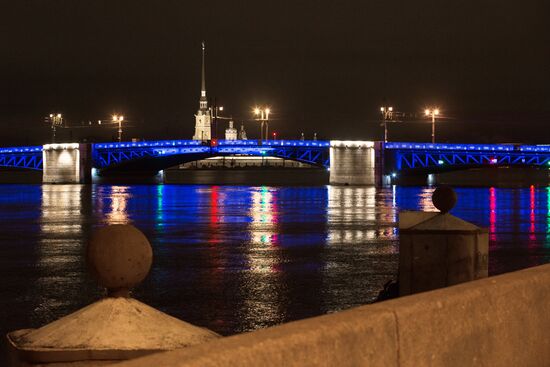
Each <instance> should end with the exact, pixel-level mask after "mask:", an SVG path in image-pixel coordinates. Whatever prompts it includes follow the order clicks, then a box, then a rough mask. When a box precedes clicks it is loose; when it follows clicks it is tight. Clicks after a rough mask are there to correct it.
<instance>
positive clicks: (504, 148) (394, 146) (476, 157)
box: [384, 143, 550, 171]
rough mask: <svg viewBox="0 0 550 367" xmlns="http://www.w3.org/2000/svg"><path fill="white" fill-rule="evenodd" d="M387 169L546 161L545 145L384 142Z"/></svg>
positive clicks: (548, 162)
mask: <svg viewBox="0 0 550 367" xmlns="http://www.w3.org/2000/svg"><path fill="white" fill-rule="evenodd" d="M384 150H385V152H384V156H385V159H386V163H385V165H386V169H387V170H397V171H401V170H443V169H450V168H454V169H458V168H461V167H479V166H490V165H495V166H513V165H518V166H535V167H536V166H538V167H547V166H549V165H550V146H549V145H519V144H430V143H385V144H384Z"/></svg>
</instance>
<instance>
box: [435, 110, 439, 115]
mask: <svg viewBox="0 0 550 367" xmlns="http://www.w3.org/2000/svg"><path fill="white" fill-rule="evenodd" d="M434 115H436V116H437V115H439V109H437V108H436V109H435V111H434Z"/></svg>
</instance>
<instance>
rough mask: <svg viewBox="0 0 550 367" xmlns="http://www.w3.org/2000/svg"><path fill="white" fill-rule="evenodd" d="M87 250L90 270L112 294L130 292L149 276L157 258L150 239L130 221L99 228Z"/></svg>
mask: <svg viewBox="0 0 550 367" xmlns="http://www.w3.org/2000/svg"><path fill="white" fill-rule="evenodd" d="M86 253H87V254H86V255H87V260H88V265H89V268H90V272H91V273H92V275H93V276H94V277H95V278H96V279H97V281H98V283H99V284H100V285H101V286H103V287H105V288H107V289H108V290H109V294H118V295H127V294H128V293H129V290H130V289H131V288H133V287H134V286H136V285H137V284H139V283H140V282H141V281H142V280H143V279H145V277H146V276H147V274H148V273H149V270H150V269H151V263H152V261H153V250H152V248H151V244H150V243H149V240H147V237H145V235H144V234H143V233H142V232H141V231H140V230H139V229H137V228H136V227H134V226H132V225H129V224H115V225H109V226H106V227H102V228H99V229H98V230H96V231H95V232H94V233H93V235H92V237H91V239H90V242H89V244H88V247H87V249H86Z"/></svg>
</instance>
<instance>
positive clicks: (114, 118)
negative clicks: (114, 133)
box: [113, 115, 124, 143]
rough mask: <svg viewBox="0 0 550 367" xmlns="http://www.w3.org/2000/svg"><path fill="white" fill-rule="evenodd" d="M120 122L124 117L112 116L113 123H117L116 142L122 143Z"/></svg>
mask: <svg viewBox="0 0 550 367" xmlns="http://www.w3.org/2000/svg"><path fill="white" fill-rule="evenodd" d="M122 121H124V116H122V115H113V122H118V142H119V143H120V142H121V141H122Z"/></svg>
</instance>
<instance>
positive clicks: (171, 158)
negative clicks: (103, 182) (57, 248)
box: [92, 140, 329, 174]
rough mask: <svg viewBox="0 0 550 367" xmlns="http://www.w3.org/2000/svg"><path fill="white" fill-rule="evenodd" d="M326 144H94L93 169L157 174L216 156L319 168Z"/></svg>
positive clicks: (325, 163) (326, 160)
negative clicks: (280, 160) (257, 158)
mask: <svg viewBox="0 0 550 367" xmlns="http://www.w3.org/2000/svg"><path fill="white" fill-rule="evenodd" d="M328 145H329V144H328V142H318V141H288V140H287V141H284V140H275V141H273V140H272V141H262V142H258V141H257V140H233V141H218V142H216V143H215V144H210V145H206V144H203V143H202V142H200V141H196V140H174V141H155V142H138V143H110V144H94V146H93V154H92V156H93V161H94V164H93V165H94V167H95V168H96V169H98V170H99V172H100V174H108V173H114V172H125V171H126V172H128V171H141V172H151V173H153V172H158V171H160V170H163V169H166V168H169V167H173V166H176V165H178V164H182V163H188V162H193V161H197V160H202V159H206V158H211V157H218V156H233V155H246V156H264V157H277V158H283V159H288V160H294V161H297V162H301V163H307V164H310V165H314V166H319V167H327V166H328V164H329V147H328Z"/></svg>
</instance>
